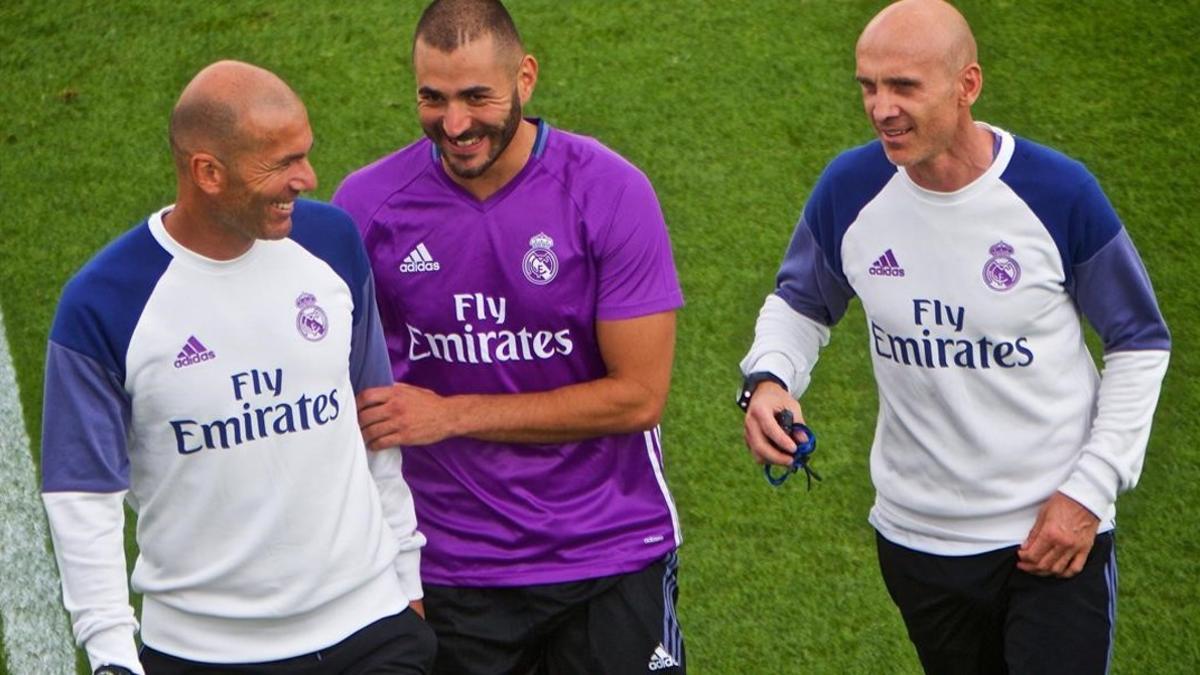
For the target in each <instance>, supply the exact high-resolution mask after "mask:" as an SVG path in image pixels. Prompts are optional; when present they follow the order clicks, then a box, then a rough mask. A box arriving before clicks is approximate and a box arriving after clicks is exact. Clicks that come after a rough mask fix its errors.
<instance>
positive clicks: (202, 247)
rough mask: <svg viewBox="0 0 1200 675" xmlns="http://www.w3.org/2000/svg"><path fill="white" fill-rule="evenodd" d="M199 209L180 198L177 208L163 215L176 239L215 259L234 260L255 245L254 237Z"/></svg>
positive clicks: (168, 228) (165, 222) (193, 250)
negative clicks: (235, 229) (224, 225)
mask: <svg viewBox="0 0 1200 675" xmlns="http://www.w3.org/2000/svg"><path fill="white" fill-rule="evenodd" d="M197 211H198V209H196V208H195V207H194V206H193V205H191V204H190V203H188V202H187V201H186V200H184V199H183V198H180V200H179V201H178V202H177V203H176V204H175V208H173V209H171V210H170V211H169V212H168V213H166V214H164V215H163V228H164V229H166V231H167V234H169V235H171V238H172V239H174V240H175V243H177V244H179V245H180V246H182V247H184V248H186V249H187V250H189V251H192V252H193V253H197V254H199V255H202V256H204V257H205V258H210V259H212V260H233V259H234V258H237V257H239V256H241V255H243V254H245V253H246V251H249V250H250V247H251V246H253V245H254V240H253V239H247V238H246V237H244V236H240V235H238V234H236V233H233V232H230V231H228V230H227V229H226V228H225V227H223V226H222V225H221V224H220V223H217V222H216V221H213V220H212V219H211V218H206V217H204V215H203V214H200V213H198V212H197Z"/></svg>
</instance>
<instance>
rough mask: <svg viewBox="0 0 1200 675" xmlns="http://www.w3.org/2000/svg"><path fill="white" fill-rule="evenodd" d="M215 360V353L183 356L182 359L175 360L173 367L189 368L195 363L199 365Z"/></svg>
mask: <svg viewBox="0 0 1200 675" xmlns="http://www.w3.org/2000/svg"><path fill="white" fill-rule="evenodd" d="M215 358H217V354H216V352H204V353H203V354H192V355H189V356H184V357H181V358H178V359H175V367H176V368H182V367H184V366H190V365H192V364H195V363H200V362H201V361H209V360H212V359H215Z"/></svg>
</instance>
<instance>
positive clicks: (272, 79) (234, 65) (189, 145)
mask: <svg viewBox="0 0 1200 675" xmlns="http://www.w3.org/2000/svg"><path fill="white" fill-rule="evenodd" d="M297 110H298V111H303V110H304V104H303V103H301V101H300V97H298V96H296V93H295V92H293V91H292V89H291V87H289V86H288V85H287V83H286V82H284V81H283V80H282V79H280V78H279V76H277V75H275V74H274V73H272V72H270V71H268V70H264V69H263V68H259V67H258V66H253V65H250V64H249V63H242V62H240V61H218V62H217V63H214V64H212V65H210V66H208V67H206V68H204V69H203V70H201V71H200V72H199V73H197V74H196V76H195V77H194V78H192V81H191V82H189V83H188V85H187V86H186V87H184V89H183V93H182V94H180V96H179V101H178V102H177V103H176V104H175V108H174V109H173V110H172V111H171V124H170V140H171V152H172V154H173V155H174V156H175V162H176V164H177V165H178V166H180V167H183V166H186V164H187V161H188V157H189V156H190V155H192V154H194V153H197V152H208V153H211V154H213V155H216V156H217V157H224V158H229V157H231V156H233V155H235V154H237V153H239V152H242V151H244V150H246V149H249V148H252V147H254V145H255V143H256V142H257V141H259V140H261V139H260V138H259V137H258V136H256V135H255V134H253V133H248V132H249V131H250V128H251V127H252V125H251V123H252V122H253V120H254V118H255V117H256V116H260V115H263V114H275V113H279V112H291V111H297Z"/></svg>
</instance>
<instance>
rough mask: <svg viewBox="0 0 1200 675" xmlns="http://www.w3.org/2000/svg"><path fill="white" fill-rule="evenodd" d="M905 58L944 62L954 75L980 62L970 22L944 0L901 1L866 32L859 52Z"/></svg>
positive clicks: (860, 43)
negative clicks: (871, 52) (935, 59)
mask: <svg viewBox="0 0 1200 675" xmlns="http://www.w3.org/2000/svg"><path fill="white" fill-rule="evenodd" d="M863 50H875V51H884V52H890V53H893V54H903V55H904V56H907V57H909V58H911V59H913V60H915V61H923V60H926V59H929V58H937V59H941V60H942V61H943V62H944V63H945V65H946V68H947V69H948V70H949V71H950V72H951V73H957V72H958V71H959V70H962V69H963V68H965V67H966V66H968V65H970V64H972V63H975V62H976V61H977V60H978V58H979V57H978V52H977V50H976V47H975V36H974V35H972V34H971V27H970V26H969V25H968V24H967V20H966V19H965V18H963V15H962V14H960V13H959V12H958V10H957V9H955V8H954V7H953V6H951V5H950V4H949V3H947V2H943V1H942V0H900V2H897V3H894V4H891V5H888V6H887V7H886V8H884V10H883V11H881V12H880V13H879V14H876V15H875V18H874V19H871V22H870V23H868V24H867V27H866V28H864V29H863V32H862V35H861V36H860V37H859V38H858V45H857V47H856V51H857V52H862V51H863Z"/></svg>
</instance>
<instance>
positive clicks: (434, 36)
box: [413, 0, 525, 66]
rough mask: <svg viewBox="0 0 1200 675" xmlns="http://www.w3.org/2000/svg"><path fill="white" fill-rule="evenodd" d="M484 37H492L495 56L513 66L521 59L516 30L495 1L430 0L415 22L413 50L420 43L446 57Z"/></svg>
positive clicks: (519, 38) (502, 8)
mask: <svg viewBox="0 0 1200 675" xmlns="http://www.w3.org/2000/svg"><path fill="white" fill-rule="evenodd" d="M486 35H490V36H492V39H493V40H494V41H495V44H496V50H497V52H499V53H500V54H501V55H503V56H504V57H505V58H511V59H512V61H513V65H514V66H515V65H516V64H517V63H519V62H520V60H521V57H522V56H524V55H525V46H524V45H523V44H522V43H521V35H520V34H519V33H517V26H516V24H514V23H513V20H512V16H511V15H510V14H509V13H508V10H507V9H505V8H504V5H503V4H501V3H500V2H499V0H434V2H432V3H430V5H429V6H428V7H426V8H425V12H424V13H423V14H421V19H420V20H419V21H418V22H417V30H416V34H415V35H414V36H413V47H414V49H415V47H416V44H417V42H423V43H425V44H427V45H429V46H430V47H433V48H434V49H436V50H438V51H440V52H445V53H450V52H453V51H455V50H456V49H458V48H459V47H461V46H463V45H465V44H467V43H470V42H474V41H475V40H478V39H479V38H481V37H484V36H486Z"/></svg>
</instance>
